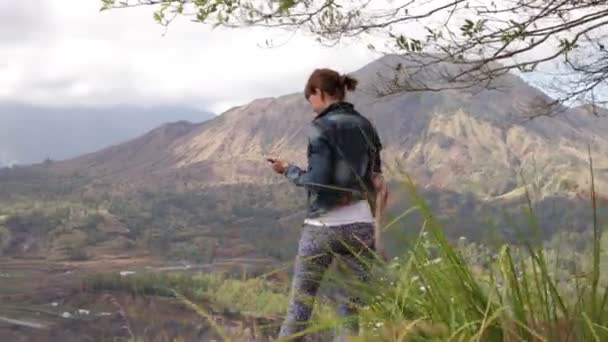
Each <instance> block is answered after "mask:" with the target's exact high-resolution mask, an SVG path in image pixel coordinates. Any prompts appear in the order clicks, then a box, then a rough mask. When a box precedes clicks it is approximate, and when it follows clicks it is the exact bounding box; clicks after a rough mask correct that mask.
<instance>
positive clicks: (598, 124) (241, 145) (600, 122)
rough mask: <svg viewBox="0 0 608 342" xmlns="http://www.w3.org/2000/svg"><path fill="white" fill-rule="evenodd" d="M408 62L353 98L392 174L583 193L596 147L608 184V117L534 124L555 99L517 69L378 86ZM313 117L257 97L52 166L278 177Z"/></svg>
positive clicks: (285, 100) (299, 104)
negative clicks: (480, 77)
mask: <svg viewBox="0 0 608 342" xmlns="http://www.w3.org/2000/svg"><path fill="white" fill-rule="evenodd" d="M401 63H404V60H402V59H401V57H399V56H392V55H390V56H386V57H383V58H382V59H380V60H377V61H375V62H373V63H371V64H369V65H367V66H365V67H363V68H362V69H360V70H358V71H356V72H354V73H353V75H354V76H355V77H357V78H358V79H359V80H360V83H361V84H362V87H361V90H359V91H358V92H356V93H354V94H352V95H351V97H350V100H351V101H352V102H354V103H355V105H356V106H357V108H358V109H359V110H360V111H361V112H362V113H364V114H365V115H366V116H368V117H369V118H370V119H371V120H372V122H373V123H374V124H375V125H376V127H377V128H378V130H379V132H380V135H381V137H382V139H383V143H384V145H385V148H386V149H385V152H384V162H385V163H386V165H387V169H388V170H390V171H391V172H390V173H389V174H390V175H391V176H392V177H398V176H400V175H403V174H404V173H407V174H411V175H413V176H414V178H415V179H416V180H417V181H418V183H419V184H421V185H423V186H425V187H433V188H439V189H444V190H449V191H456V192H460V193H462V192H473V193H475V194H477V195H479V196H481V197H482V198H488V199H491V198H499V197H501V196H502V197H511V196H517V195H521V194H522V191H523V188H522V186H523V184H524V182H526V183H534V184H535V188H537V189H538V190H539V191H540V193H542V194H543V196H544V195H550V194H555V193H568V192H576V191H579V190H583V189H587V188H588V180H589V175H588V155H587V144H590V145H591V151H592V156H593V158H594V163H595V166H596V171H597V173H596V178H597V179H596V183H597V184H598V186H599V187H600V189H605V188H606V185H608V135H606V134H605V133H604V132H606V129H607V128H608V119H607V118H601V117H597V116H594V115H591V114H589V113H588V111H589V108H583V107H581V108H574V109H571V110H567V109H565V108H564V111H565V112H566V113H564V114H563V115H558V116H556V117H539V118H536V119H533V120H530V119H528V116H529V115H530V114H531V113H530V111H531V110H533V109H534V105H536V104H538V103H543V102H545V103H548V102H549V101H550V99H549V98H548V97H547V96H546V95H545V94H544V93H543V92H541V91H540V90H539V89H536V88H534V87H532V86H530V85H529V84H527V83H526V82H524V81H523V80H521V79H520V78H518V77H516V76H513V75H507V76H505V77H503V78H502V79H501V80H500V82H501V87H500V89H497V90H481V91H471V90H446V91H442V92H402V93H395V94H391V95H387V96H379V95H378V94H377V93H375V92H374V86H375V85H378V84H381V83H382V82H385V80H386V79H390V75H391V74H390V73H394V72H395V71H394V70H395V67H396V66H397V65H398V64H401ZM427 73H429V74H431V73H430V72H427ZM312 118H313V114H312V113H311V111H310V109H309V107H308V104H307V103H306V102H305V100H304V98H303V96H302V95H301V94H291V95H285V96H280V97H277V98H265V99H258V100H255V101H253V102H251V103H249V104H247V105H244V106H242V107H237V108H233V109H231V110H229V111H227V112H225V113H223V114H222V115H220V116H218V117H216V118H213V119H212V120H209V121H207V122H205V123H202V124H199V125H189V124H185V123H177V124H169V125H165V126H162V127H160V128H158V129H156V130H154V131H152V132H150V133H148V134H146V135H144V136H142V137H140V138H138V139H136V140H133V141H131V142H127V143H125V144H121V145H116V146H113V147H111V148H108V149H105V150H102V151H99V152H95V153H92V154H89V155H86V156H83V157H79V158H75V159H72V160H70V161H67V162H65V163H58V164H57V165H56V166H55V170H56V171H57V172H61V173H66V172H67V173H68V174H69V172H76V171H77V170H84V169H86V170H88V172H89V173H90V174H91V175H92V176H93V177H95V178H96V179H98V180H99V181H102V182H106V183H109V184H111V183H117V182H120V183H123V184H129V185H130V186H133V187H140V186H143V187H145V186H147V185H148V186H149V185H151V184H152V185H158V184H159V183H162V184H168V183H171V182H173V181H174V180H175V179H179V180H180V182H182V181H184V182H191V183H192V184H196V185H197V186H209V185H217V184H239V183H255V184H260V183H273V182H277V181H281V179H280V177H276V176H275V175H273V174H271V173H270V172H269V171H268V168H267V165H266V163H265V162H264V157H265V156H270V155H272V156H281V157H283V158H287V159H289V160H293V161H297V162H299V163H303V162H304V152H305V143H306V140H305V139H306V136H305V126H306V123H307V122H308V121H310V120H311V119H312ZM522 175H523V177H524V178H525V180H523V179H522Z"/></svg>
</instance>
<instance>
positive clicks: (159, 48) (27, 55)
mask: <svg viewBox="0 0 608 342" xmlns="http://www.w3.org/2000/svg"><path fill="white" fill-rule="evenodd" d="M17 3H18V6H16V7H13V5H11V6H8V5H6V4H4V5H0V13H6V11H8V10H10V11H11V12H12V13H13V14H14V13H17V14H18V15H17V17H18V18H19V19H15V18H13V17H10V18H9V16H8V15H6V14H3V15H2V16H6V18H0V19H6V20H8V21H7V22H10V25H9V24H7V23H6V22H4V23H3V24H1V25H2V26H1V27H0V28H1V29H2V32H3V33H2V34H1V35H0V53H1V54H2V55H3V56H7V57H8V60H9V61H10V62H9V63H6V64H4V65H0V101H2V100H4V101H17V102H25V103H32V104H37V105H61V106H65V105H92V106H99V105H114V104H124V103H130V104H139V105H140V104H175V103H186V104H188V105H192V106H196V107H205V108H210V109H212V110H214V111H218V112H219V111H222V110H225V109H227V108H228V107H231V106H233V105H237V104H242V103H245V102H247V101H250V100H252V99H254V98H257V97H266V96H277V95H282V94H285V93H289V92H294V91H301V89H302V87H303V84H304V82H305V80H306V78H307V77H308V74H309V72H310V71H311V70H312V69H314V68H316V67H326V66H327V67H333V68H337V69H339V70H341V71H344V72H346V71H353V70H354V69H357V68H358V67H360V66H363V65H364V64H365V63H367V62H369V61H371V60H372V59H373V55H372V54H371V53H370V52H368V51H367V50H366V49H365V48H364V47H363V46H358V47H355V46H342V47H337V48H331V49H330V48H324V47H322V46H320V45H318V44H317V43H316V42H314V41H313V40H312V39H311V38H308V37H304V36H301V35H292V34H289V33H285V32H279V31H268V30H264V29H240V30H226V29H224V30H222V29H216V30H212V29H211V28H209V27H208V26H205V25H201V24H196V23H192V22H189V21H188V20H178V21H176V22H175V23H174V24H173V25H172V26H171V27H170V28H169V30H168V32H166V34H164V35H163V33H165V32H164V29H163V28H162V27H160V26H158V25H157V24H155V22H154V21H153V19H152V11H151V9H149V8H137V9H128V10H113V11H107V12H103V13H100V12H99V7H100V6H99V4H100V3H99V1H98V0H62V1H56V0H21V1H20V2H17ZM0 21H1V20H0ZM5 29H6V31H5ZM16 36H19V37H20V38H19V39H15V38H14V37H16ZM268 38H277V39H279V40H285V41H287V42H286V44H283V45H282V46H279V47H276V48H272V49H269V48H264V47H261V45H262V44H263V43H264V41H265V40H266V39H268Z"/></svg>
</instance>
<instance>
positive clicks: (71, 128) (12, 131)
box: [0, 104, 213, 167]
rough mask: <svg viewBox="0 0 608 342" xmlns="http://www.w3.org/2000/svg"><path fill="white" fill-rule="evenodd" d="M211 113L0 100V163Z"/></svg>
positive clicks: (95, 146) (104, 142) (103, 142)
mask: <svg viewBox="0 0 608 342" xmlns="http://www.w3.org/2000/svg"><path fill="white" fill-rule="evenodd" d="M212 116H213V115H212V114H211V113H208V112H204V111H200V110H196V109H191V108H187V107H178V106H173V107H172V106H155V107H147V108H146V107H134V106H114V107H107V108H95V107H91V108H86V107H81V108H54V107H52V108H51V107H35V106H28V105H20V104H0V167H1V166H3V165H5V166H8V165H12V164H22V165H23V164H32V163H38V162H42V161H43V160H45V159H47V158H50V159H53V160H61V159H67V158H73V157H75V156H78V155H82V154H84V153H88V152H93V151H96V150H99V149H101V148H104V147H107V146H109V145H113V144H117V143H121V142H125V141H127V140H129V139H132V138H134V137H136V136H138V135H141V134H143V133H145V132H147V131H149V130H151V129H152V128H154V127H157V126H159V125H160V124H163V123H165V122H168V121H178V120H189V121H194V122H202V121H205V120H207V119H209V118H211V117H212Z"/></svg>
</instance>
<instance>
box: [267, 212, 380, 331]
mask: <svg viewBox="0 0 608 342" xmlns="http://www.w3.org/2000/svg"><path fill="white" fill-rule="evenodd" d="M373 247H374V226H373V224H372V223H353V224H347V225H342V226H333V227H319V226H311V225H304V230H303V232H302V237H301V238H300V243H299V246H298V256H297V258H296V262H295V268H294V276H293V284H292V288H291V300H290V303H289V308H288V310H287V316H286V318H285V321H284V322H283V325H282V326H281V331H280V333H279V337H287V336H290V335H293V334H296V333H298V332H300V331H302V330H304V329H306V323H307V322H308V320H309V319H310V316H311V313H312V308H313V303H314V298H315V297H316V295H317V291H318V289H319V285H320V283H321V280H322V278H323V275H324V273H325V271H326V270H327V269H328V267H329V266H330V264H331V262H332V260H333V259H334V258H336V259H340V261H343V262H344V265H345V266H346V267H347V269H348V270H349V271H351V272H353V273H354V274H355V276H356V277H357V278H358V279H359V280H360V281H367V280H368V277H369V269H368V267H367V264H368V263H367V262H364V260H365V259H366V258H371V256H372V253H373V252H372V250H373ZM342 294H343V296H341V297H342V298H341V299H340V300H339V304H338V315H340V316H341V317H348V316H352V315H356V314H357V304H358V302H359V301H358V299H357V298H353V296H352V295H349V294H347V293H345V292H344V291H343V293H342ZM349 328H350V330H351V331H350V332H349V333H351V334H356V331H357V330H358V327H357V326H356V325H354V326H351V327H349ZM303 340H304V337H298V338H296V339H293V340H292V341H303Z"/></svg>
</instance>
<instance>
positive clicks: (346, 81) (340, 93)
mask: <svg viewBox="0 0 608 342" xmlns="http://www.w3.org/2000/svg"><path fill="white" fill-rule="evenodd" d="M357 83H358V81H357V80H356V79H354V78H352V77H350V76H347V75H340V74H339V73H338V72H337V71H335V70H331V69H316V70H315V71H313V73H312V74H311V75H310V77H309V78H308V82H307V83H306V88H305V89H304V96H305V97H306V99H308V98H309V97H310V95H312V94H314V93H315V91H316V89H319V90H320V91H322V92H324V93H326V94H327V95H329V96H331V97H333V98H335V99H336V100H338V101H343V100H344V98H345V97H346V91H354V90H355V89H356V88H357Z"/></svg>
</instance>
